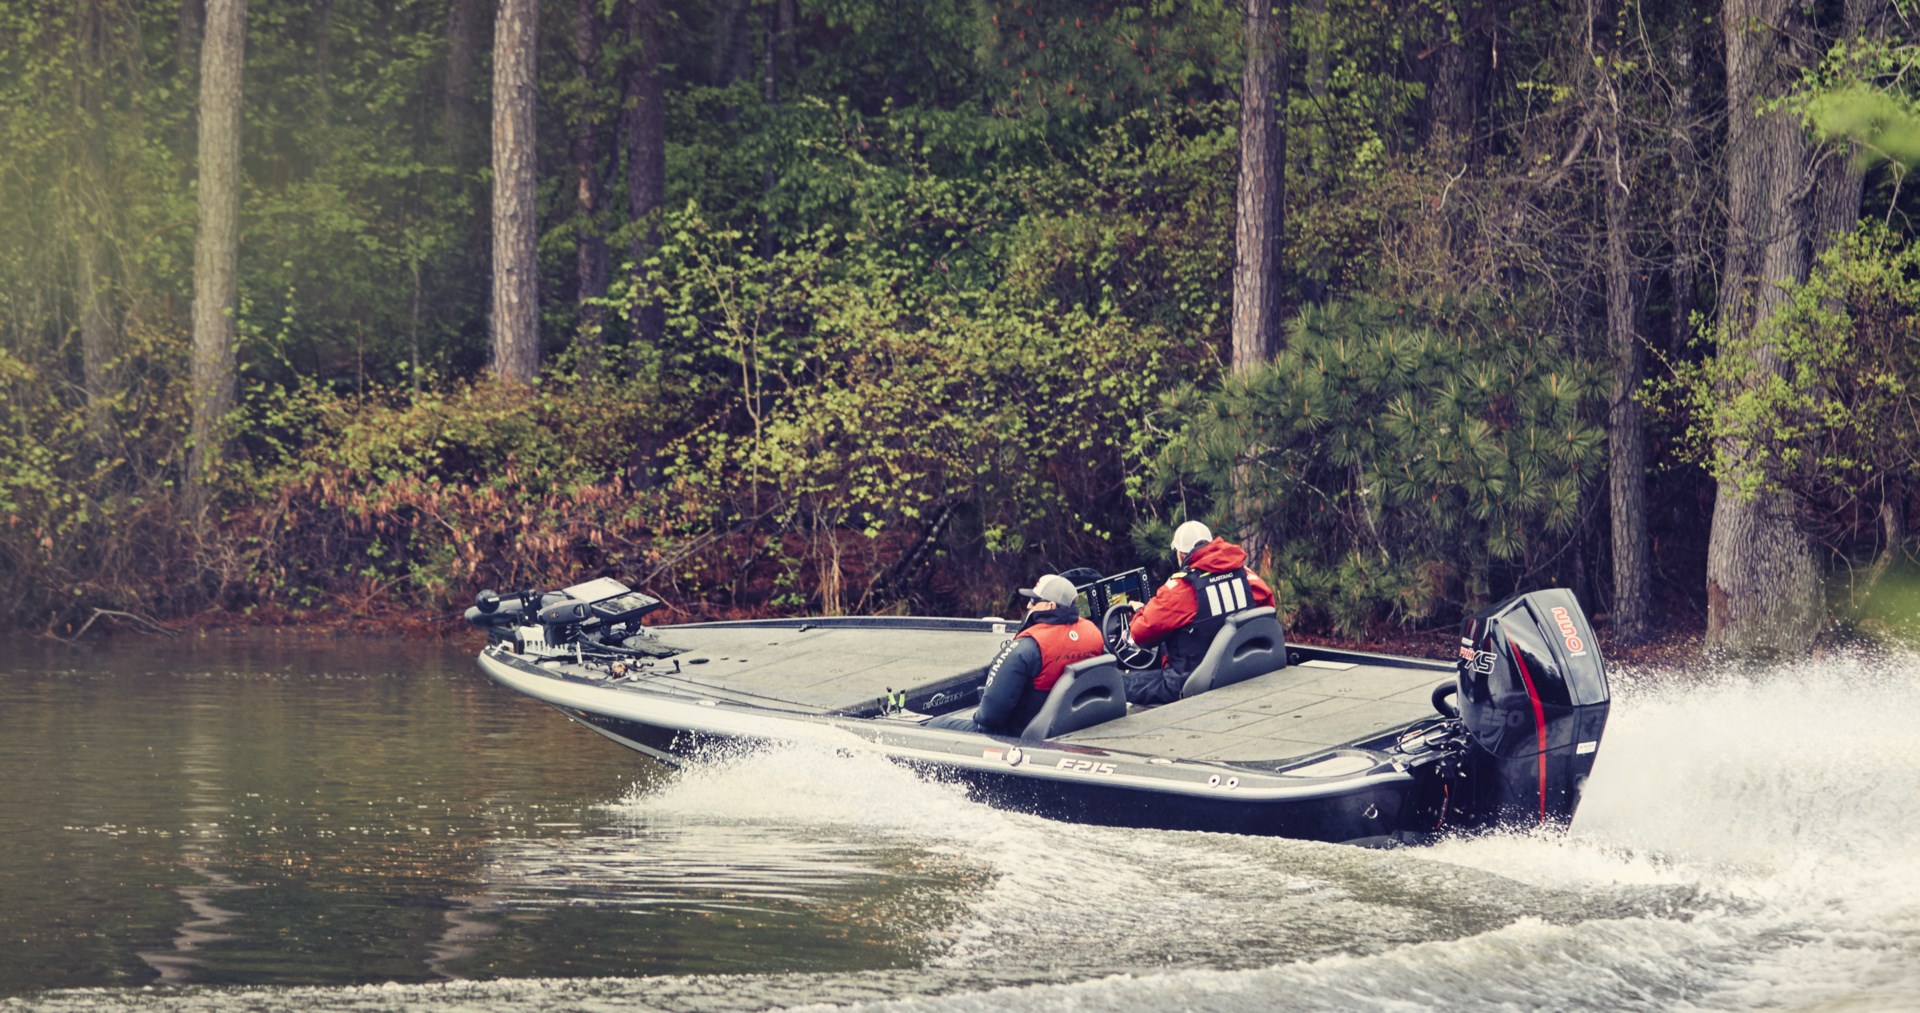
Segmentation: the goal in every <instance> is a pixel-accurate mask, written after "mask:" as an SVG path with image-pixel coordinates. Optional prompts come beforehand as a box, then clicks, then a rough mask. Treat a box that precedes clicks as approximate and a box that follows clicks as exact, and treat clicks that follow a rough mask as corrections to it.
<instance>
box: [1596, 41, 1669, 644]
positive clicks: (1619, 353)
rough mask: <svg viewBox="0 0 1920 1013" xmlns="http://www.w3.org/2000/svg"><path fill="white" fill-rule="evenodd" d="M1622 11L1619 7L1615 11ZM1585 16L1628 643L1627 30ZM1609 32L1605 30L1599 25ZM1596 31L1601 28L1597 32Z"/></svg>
mask: <svg viewBox="0 0 1920 1013" xmlns="http://www.w3.org/2000/svg"><path fill="white" fill-rule="evenodd" d="M1611 13H1613V14H1617V13H1618V12H1617V10H1616V11H1614V12H1611ZM1597 20H1598V19H1596V18H1594V17H1593V16H1591V15H1589V16H1588V18H1587V55H1588V63H1589V66H1591V67H1592V68H1593V80H1594V85H1595V86H1594V89H1593V98H1592V109H1593V112H1592V113H1591V115H1593V116H1594V118H1595V119H1597V120H1598V121H1599V134H1600V137H1599V140H1600V156H1601V157H1600V160H1599V168H1600V171H1599V172H1598V173H1597V174H1596V175H1597V176H1598V177H1599V179H1598V182H1599V185H1600V188H1601V190H1602V192H1603V197H1602V199H1601V205H1602V207H1603V208H1604V209H1605V211H1604V218H1605V222H1606V239H1605V242H1604V244H1603V245H1604V247H1605V252H1604V253H1603V255H1602V256H1603V261H1604V265H1605V276H1606V304H1607V351H1608V354H1609V355H1610V356H1611V358H1612V359H1613V389H1612V391H1610V392H1609V394H1608V402H1607V499H1608V510H1609V514H1610V516H1611V519H1612V528H1613V531H1612V534H1613V635H1614V639H1615V640H1616V641H1618V642H1620V643H1623V644H1634V643H1639V642H1640V641H1643V640H1645V639H1646V637H1647V633H1648V618H1649V617H1648V614H1647V612H1648V608H1649V605H1650V597H1651V596H1650V594H1649V590H1648V589H1649V587H1650V585H1651V583H1652V573H1651V570H1652V565H1653V558H1652V550H1651V547H1650V545H1651V540H1650V538H1649V536H1648V533H1647V435H1646V428H1645V423H1644V422H1643V420H1642V418H1641V414H1642V412H1641V407H1640V402H1639V400H1638V399H1637V395H1638V394H1639V391H1640V381H1641V378H1642V375H1643V372H1644V365H1643V360H1644V356H1643V354H1642V350H1641V340H1640V330H1639V322H1640V303H1641V294H1642V293H1641V287H1640V286H1639V285H1638V284H1637V283H1636V280H1635V279H1636V272H1635V270H1634V265H1633V256H1634V254H1633V247H1632V239H1631V233H1632V229H1633V193H1632V190H1631V188H1630V186H1629V184H1628V172H1627V166H1629V165H1631V164H1632V163H1633V159H1632V154H1631V153H1630V152H1629V151H1628V142H1627V140H1626V121H1627V116H1626V112H1625V110H1624V109H1623V108H1622V107H1623V105H1624V104H1625V101H1626V100H1625V97H1624V96H1623V95H1622V92H1623V90H1624V89H1623V87H1622V85H1623V81H1622V77H1621V70H1622V68H1623V67H1624V66H1626V64H1627V61H1626V60H1625V58H1624V57H1622V55H1621V54H1620V53H1619V52H1617V49H1618V46H1619V39H1620V37H1621V33H1620V32H1619V31H1618V30H1617V26H1616V25H1615V24H1614V23H1613V22H1614V21H1615V18H1614V17H1612V16H1609V17H1606V18H1605V19H1604V22H1603V23H1600V24H1596V21H1597ZM1603 32H1604V35H1601V33H1603ZM1596 36H1600V38H1599V39H1598V40H1596Z"/></svg>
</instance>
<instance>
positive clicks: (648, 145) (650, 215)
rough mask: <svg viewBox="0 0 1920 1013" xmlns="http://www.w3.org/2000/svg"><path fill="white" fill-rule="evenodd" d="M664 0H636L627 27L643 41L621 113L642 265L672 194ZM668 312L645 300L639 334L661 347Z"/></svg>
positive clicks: (633, 254)
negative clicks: (663, 45) (664, 64)
mask: <svg viewBox="0 0 1920 1013" xmlns="http://www.w3.org/2000/svg"><path fill="white" fill-rule="evenodd" d="M661 16H662V12H661V9H660V0H630V2H629V3H628V4H627V31H628V33H629V35H630V36H631V38H632V39H633V41H634V42H635V43H637V45H636V46H635V50H634V52H633V53H632V55H630V56H629V57H628V63H627V74H626V89H625V91H626V93H625V101H624V103H623V111H622V114H621V118H620V147H621V149H622V153H623V154H624V156H625V158H626V164H627V173H626V175H627V180H626V181H627V217H628V218H629V219H630V220H631V221H632V222H633V225H632V226H630V227H631V228H633V229H634V231H633V239H632V241H631V242H630V243H629V244H628V247H627V259H628V260H629V261H631V262H632V263H633V265H634V270H635V271H636V272H638V271H639V270H640V265H641V264H643V263H645V262H646V260H647V258H648V257H651V256H653V254H654V251H656V250H658V249H659V248H660V226H659V222H658V219H659V214H660V207H661V205H662V204H664V203H665V202H666V197H667V109H666V92H665V89H664V88H663V87H662V85H661V80H660V64H661V55H662V54H661V35H662V34H663V33H662V31H661V24H660V21H661ZM666 327H667V324H666V313H665V310H664V309H663V308H662V307H661V305H660V303H659V301H658V300H654V299H643V300H641V301H640V303H639V307H638V309H637V311H636V313H635V320H634V323H633V328H634V339H635V340H636V341H638V342H639V343H641V344H643V345H647V346H657V345H658V344H659V343H660V341H661V339H662V338H663V337H664V336H665V334H666Z"/></svg>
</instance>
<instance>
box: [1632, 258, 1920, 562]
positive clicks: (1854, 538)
mask: <svg viewBox="0 0 1920 1013" xmlns="http://www.w3.org/2000/svg"><path fill="white" fill-rule="evenodd" d="M1701 340H1702V341H1703V342H1711V343H1712V344H1713V346H1714V347H1716V348H1718V349H1719V354H1718V355H1714V356H1710V357H1706V358H1704V359H1702V361H1699V362H1681V363H1674V364H1672V371H1671V376H1670V378H1667V379H1663V380H1661V381H1658V382H1657V383H1654V384H1652V385H1650V390H1649V395H1648V396H1649V399H1650V400H1651V401H1652V402H1653V403H1654V404H1656V405H1659V406H1661V407H1662V408H1663V409H1664V410H1666V411H1667V412H1669V413H1670V414H1672V415H1674V416H1675V417H1676V418H1677V419H1678V420H1679V421H1681V422H1682V423H1683V424H1684V426H1685V429H1684V432H1685V443H1684V453H1685V454H1686V455H1687V456H1688V458H1690V459H1691V460H1693V461H1694V462H1697V463H1699V464H1701V465H1703V466H1704V467H1706V468H1707V469H1708V470H1709V471H1710V472H1711V473H1712V474H1713V475H1714V477H1715V478H1717V479H1721V480H1723V481H1730V482H1732V483H1733V484H1734V485H1735V486H1736V487H1737V488H1738V489H1739V490H1741V491H1742V492H1743V493H1745V494H1747V495H1753V494H1755V493H1758V492H1760V491H1762V490H1769V491H1773V490H1785V491H1788V492H1791V493H1793V494H1794V495H1795V496H1796V498H1797V499H1798V500H1799V501H1800V502H1801V503H1802V504H1803V506H1804V507H1805V511H1804V512H1805V513H1806V515H1807V516H1806V520H1807V521H1808V522H1809V523H1810V524H1811V525H1812V527H1811V530H1813V531H1814V532H1815V533H1816V534H1819V535H1821V536H1823V537H1824V538H1825V540H1826V541H1827V542H1828V544H1829V545H1831V546H1833V547H1834V548H1836V549H1842V550H1845V549H1847V548H1848V547H1850V546H1853V545H1857V544H1860V543H1861V542H1863V541H1865V542H1871V541H1872V540H1873V538H1874V537H1875V536H1876V535H1877V524H1878V517H1879V504H1880V502H1882V501H1883V500H1886V499H1887V498H1889V497H1894V498H1897V497H1898V489H1899V488H1900V484H1899V483H1900V482H1902V481H1904V480H1910V479H1911V478H1913V477H1914V476H1915V475H1916V474H1920V453H1917V452H1916V450H1915V448H1916V447H1920V423H1916V421H1915V420H1916V418H1920V392H1917V391H1916V389H1915V379H1914V378H1915V377H1916V376H1920V249H1917V248H1916V247H1914V246H1913V244H1911V243H1909V242H1907V241H1905V240H1904V239H1901V238H1900V237H1898V236H1895V235H1894V234H1893V233H1892V232H1891V231H1890V230H1889V229H1887V228H1886V227H1885V226H1884V225H1879V224H1875V223H1871V222H1869V223H1865V224H1863V225H1861V227H1860V228H1859V230H1858V231H1856V232H1854V233H1853V234H1852V235H1849V236H1847V237H1845V238H1844V239H1842V240H1841V241H1839V242H1836V243H1835V244H1834V245H1833V246H1832V247H1830V248H1829V249H1828V250H1827V251H1826V252H1824V253H1823V254H1822V255H1821V257H1820V259H1819V261H1818V262H1817V263H1816V264H1815V265H1814V267H1813V270H1812V271H1811V272H1810V274H1809V276H1808V278H1807V280H1806V282H1805V283H1803V284H1800V285H1796V286H1792V287H1790V288H1788V289H1787V290H1786V291H1785V292H1783V293H1781V294H1780V303H1779V306H1778V308H1777V309H1775V311H1774V312H1773V313H1772V314H1771V315H1770V316H1769V317H1768V318H1767V320H1766V322H1765V323H1764V324H1762V325H1761V326H1759V327H1757V328H1755V329H1753V330H1751V331H1745V332H1735V331H1732V330H1730V329H1729V328H1726V327H1724V326H1715V327H1712V328H1709V329H1708V330H1707V332H1706V334H1705V335H1704V336H1703V337H1702V339H1701Z"/></svg>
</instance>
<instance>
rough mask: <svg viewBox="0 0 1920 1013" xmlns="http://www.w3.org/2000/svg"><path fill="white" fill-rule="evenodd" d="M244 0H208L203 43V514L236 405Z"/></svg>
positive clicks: (190, 465) (199, 491) (199, 429)
mask: <svg viewBox="0 0 1920 1013" xmlns="http://www.w3.org/2000/svg"><path fill="white" fill-rule="evenodd" d="M246 38H247V2H246V0H207V5H206V30H205V37H204V38H203V40H202V41H201V44H200V154H199V160H198V162H199V170H200V183H199V197H198V201H199V210H198V219H199V220H198V223H197V225H196V232H195V240H194V248H193V387H192V392H191V394H190V399H191V402H192V423H191V425H192V429H191V434H190V442H189V443H188V446H187V497H188V499H187V502H188V509H189V512H190V513H191V514H192V515H193V517H194V518H195V519H196V520H199V521H204V520H205V517H206V511H207V506H208V504H209V503H210V502H211V501H212V489H211V481H212V473H213V469H214V466H215V464H216V463H217V462H218V460H219V458H220V455H221V453H222V451H223V450H224V448H225V445H226V439H227V433H226V418H227V415H228V414H229V413H230V412H232V411H233V405H234V399H235V396H236V395H235V380H234V318H233V317H234V311H235V309H236V307H235V305H234V302H235V299H236V296H237V294H238V290H239V270H238V265H239V253H240V85H241V78H242V72H243V71H244V69H245V66H244V65H245V60H246Z"/></svg>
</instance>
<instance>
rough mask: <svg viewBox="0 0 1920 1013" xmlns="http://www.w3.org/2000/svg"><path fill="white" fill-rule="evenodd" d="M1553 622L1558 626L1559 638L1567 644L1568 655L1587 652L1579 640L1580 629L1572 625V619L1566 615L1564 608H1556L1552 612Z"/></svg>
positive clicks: (1584, 645) (1583, 643)
mask: <svg viewBox="0 0 1920 1013" xmlns="http://www.w3.org/2000/svg"><path fill="white" fill-rule="evenodd" d="M1553 621H1554V622H1555V623H1558V624H1559V626H1560V636H1561V638H1562V639H1564V640H1565V641H1566V642H1567V653H1568V654H1585V653H1586V652H1587V645H1586V642H1585V641H1582V640H1581V639H1580V629H1579V627H1576V626H1575V625H1573V617H1572V616H1570V615H1568V614H1567V610H1566V608H1564V607H1556V608H1555V609H1554V610H1553Z"/></svg>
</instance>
